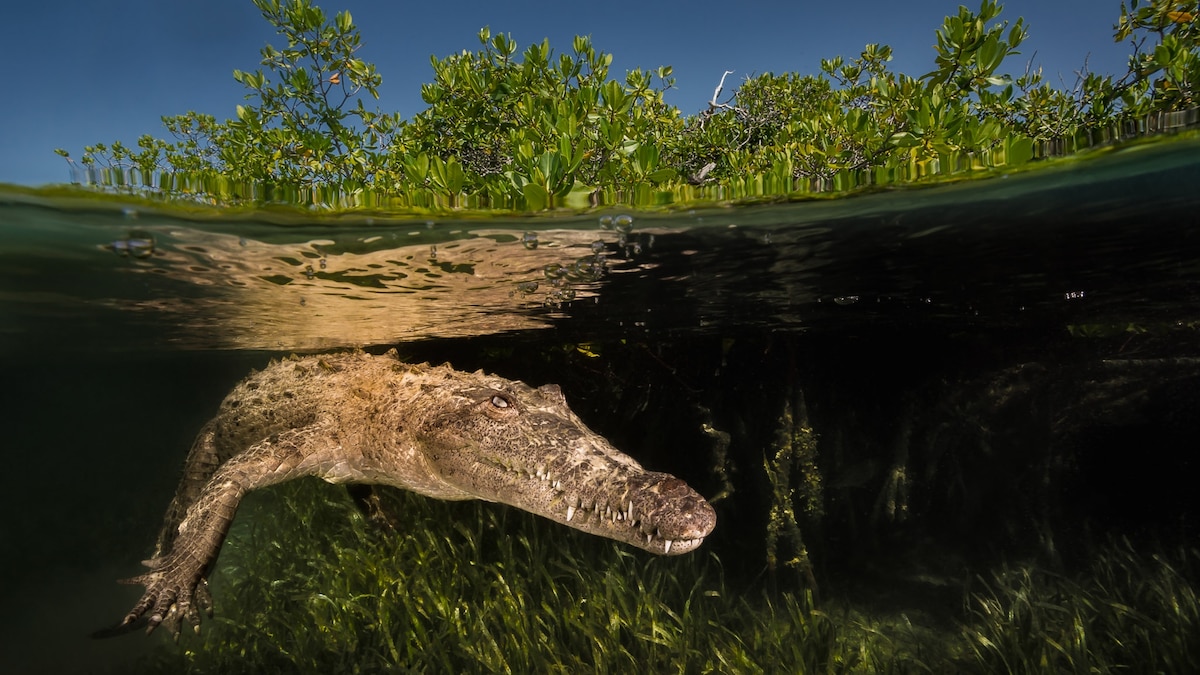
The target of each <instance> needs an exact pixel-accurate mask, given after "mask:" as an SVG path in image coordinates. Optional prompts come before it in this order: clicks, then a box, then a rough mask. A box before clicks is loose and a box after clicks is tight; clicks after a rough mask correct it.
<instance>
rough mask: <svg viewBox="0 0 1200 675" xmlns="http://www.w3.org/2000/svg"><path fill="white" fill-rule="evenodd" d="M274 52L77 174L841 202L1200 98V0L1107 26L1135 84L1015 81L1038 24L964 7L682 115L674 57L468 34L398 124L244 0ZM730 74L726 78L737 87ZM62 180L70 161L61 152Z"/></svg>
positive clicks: (297, 6) (483, 196)
mask: <svg viewBox="0 0 1200 675" xmlns="http://www.w3.org/2000/svg"><path fill="white" fill-rule="evenodd" d="M254 1H255V4H256V6H257V7H258V8H259V10H260V11H261V12H262V15H263V17H264V18H265V19H266V20H267V21H268V22H269V23H270V24H271V25H272V26H274V27H275V28H276V29H277V31H278V32H279V34H280V35H281V36H282V37H283V38H284V39H285V40H286V44H287V46H286V48H276V47H273V46H270V45H268V46H267V47H264V48H263V50H262V52H261V56H262V59H261V66H262V68H261V69H259V70H256V71H254V72H244V71H234V78H235V79H236V80H237V81H238V82H240V83H241V84H242V85H243V86H245V87H246V89H247V96H246V98H247V100H248V102H247V103H246V104H243V105H239V106H237V107H236V109H235V117H234V118H233V119H229V120H226V121H224V122H218V121H216V119H215V118H213V117H211V116H208V115H202V114H199V113H195V112H189V113H187V114H185V115H180V116H175V117H164V118H163V122H164V124H165V126H166V127H167V130H168V131H169V132H170V135H171V136H172V137H173V139H174V140H173V141H165V140H160V139H156V138H153V137H151V136H143V137H142V138H141V139H139V140H138V143H137V148H136V149H135V148H130V147H127V146H125V145H122V144H121V143H120V142H116V143H113V144H111V145H104V144H97V145H93V146H87V147H85V148H84V152H83V155H82V158H81V160H80V164H81V166H80V167H76V168H81V169H82V170H83V172H84V174H85V176H84V177H85V179H86V181H87V182H90V183H93V184H96V185H98V186H100V187H102V188H106V189H111V190H118V191H130V190H144V189H146V188H149V189H151V190H157V191H159V192H161V193H162V194H165V195H168V196H185V197H191V198H199V199H204V200H210V201H215V202H218V203H228V202H236V201H239V200H241V201H244V200H249V201H252V202H257V201H284V202H295V201H299V202H301V203H325V204H335V205H339V206H355V205H358V206H386V207H399V208H410V209H430V208H464V207H465V208H474V209H506V210H512V209H515V210H532V211H538V210H542V209H551V208H556V207H562V206H567V207H571V208H580V207H586V206H588V205H589V204H597V203H604V204H612V203H631V204H634V205H651V204H665V203H681V202H684V203H685V202H691V201H707V200H728V199H739V198H747V197H762V196H770V195H788V194H791V193H794V192H801V193H804V192H814V191H842V190H847V189H850V188H854V187H858V186H862V185H875V184H887V183H895V182H902V181H913V180H919V179H922V178H925V177H927V176H940V175H947V174H953V173H957V172H965V171H971V170H977V169H986V168H990V167H997V166H1017V165H1020V164H1024V163H1026V162H1028V161H1030V160H1031V159H1033V158H1034V157H1036V156H1039V155H1046V154H1054V153H1059V152H1062V151H1064V150H1066V151H1070V150H1072V149H1076V148H1081V147H1087V146H1088V145H1089V144H1091V143H1094V142H1095V141H1096V139H1100V140H1106V139H1112V138H1119V137H1122V136H1123V135H1126V133H1127V130H1128V129H1129V128H1131V127H1130V125H1131V124H1134V128H1135V129H1136V124H1137V123H1138V122H1139V120H1142V119H1145V118H1146V116H1148V115H1153V114H1157V113H1163V112H1170V111H1176V110H1182V109H1189V108H1193V107H1195V106H1197V105H1198V104H1200V102H1198V100H1197V87H1198V86H1200V35H1198V33H1200V28H1197V21H1196V17H1197V14H1198V13H1200V8H1198V6H1197V5H1198V3H1200V0H1150V1H1149V2H1145V1H1141V0H1130V4H1128V5H1126V4H1125V3H1122V4H1121V7H1120V17H1119V19H1118V22H1117V23H1116V25H1115V26H1114V35H1115V38H1116V39H1117V40H1118V41H1126V40H1128V41H1129V42H1130V44H1131V46H1132V49H1133V54H1132V56H1131V57H1130V61H1129V71H1128V73H1126V74H1125V75H1124V76H1123V77H1121V78H1119V79H1114V78H1112V77H1108V76H1103V77H1102V76H1099V75H1095V74H1092V73H1087V72H1086V68H1085V70H1084V72H1083V74H1081V75H1080V78H1079V80H1078V82H1077V83H1076V84H1075V86H1074V88H1073V89H1071V90H1061V89H1057V88H1054V87H1052V86H1050V85H1049V84H1047V83H1046V82H1045V81H1044V79H1043V76H1042V73H1041V70H1040V69H1033V68H1032V67H1026V68H1025V71H1024V73H1022V74H1019V75H1017V76H1014V75H1012V74H1010V73H1009V72H1007V71H1006V70H1005V64H1007V63H1009V62H1010V61H1011V60H1010V57H1012V56H1014V55H1018V54H1020V52H1019V51H1018V48H1019V47H1020V45H1021V44H1022V43H1023V42H1024V40H1025V38H1026V36H1027V34H1028V31H1027V28H1026V26H1025V24H1024V22H1023V20H1021V19H1017V20H1016V21H1015V22H1013V23H1012V24H1011V25H1009V23H1008V22H1003V21H999V20H998V19H999V16H1000V13H1001V6H1000V5H999V4H998V3H997V2H996V1H995V0H982V2H981V3H980V5H979V8H978V10H977V11H972V10H970V9H968V8H967V7H960V8H959V9H958V12H957V13H956V14H954V15H952V16H949V17H946V19H945V21H944V22H943V24H942V26H941V27H940V28H939V29H938V30H937V32H936V44H935V46H934V51H935V56H934V69H933V70H931V71H930V72H928V73H925V74H924V75H922V76H920V77H911V76H908V75H905V74H902V73H895V72H892V71H891V70H889V68H888V63H889V62H890V61H891V58H892V52H891V48H890V47H888V46H886V45H879V44H870V45H867V46H866V47H865V48H864V49H863V51H862V52H861V53H860V54H859V55H858V56H857V57H856V58H853V59H850V60H846V59H843V58H842V57H840V56H839V57H836V58H833V59H828V60H823V61H822V62H821V72H820V74H818V75H807V76H799V75H797V74H795V73H784V74H782V75H775V74H772V73H766V74H763V75H759V76H757V77H752V78H749V79H746V80H745V81H744V82H742V83H741V85H740V86H739V87H738V88H737V91H736V93H735V94H734V96H733V97H732V98H731V99H729V100H728V101H724V102H722V101H719V100H718V98H719V94H720V91H721V90H722V88H723V85H724V81H725V80H724V77H722V79H721V87H718V91H717V93H716V94H714V97H713V100H712V101H711V102H710V104H709V106H708V108H707V109H706V110H704V111H702V112H700V113H699V114H697V115H694V116H690V117H685V116H683V115H681V114H680V112H679V110H678V109H676V108H674V107H673V106H670V105H668V104H666V103H665V101H664V99H663V95H664V92H666V91H667V90H669V89H670V88H671V87H672V86H673V83H674V80H673V78H672V71H671V68H670V67H669V66H664V67H661V68H658V69H656V70H654V71H644V70H640V69H639V70H633V71H630V72H628V73H626V74H625V77H624V78H623V79H614V78H612V77H610V73H609V66H610V65H611V63H612V55H610V54H606V53H604V52H601V51H598V50H597V49H596V48H595V47H594V46H593V45H592V43H591V40H590V39H589V38H587V37H582V36H580V37H576V38H575V39H574V41H573V43H572V45H571V51H570V52H569V53H557V52H555V50H554V49H553V48H552V47H551V46H550V44H549V42H548V41H545V40H543V41H542V42H540V43H535V44H531V45H528V46H526V47H525V48H524V49H523V50H522V49H521V48H520V47H519V46H518V45H517V44H516V42H514V41H513V40H512V38H511V36H509V35H506V34H503V33H496V34H493V33H492V31H491V30H490V29H488V28H483V29H482V30H480V32H479V35H478V39H479V45H480V48H479V50H478V51H475V52H471V51H463V52H461V53H459V54H453V55H450V56H447V57H444V58H438V57H432V58H431V61H430V62H431V65H432V69H433V81H432V82H430V83H428V84H425V85H422V87H421V96H422V98H423V100H424V101H425V103H426V104H427V105H428V107H427V108H426V109H425V110H423V111H421V112H419V113H417V114H416V115H414V116H413V117H412V118H411V119H409V120H403V119H401V118H400V116H399V115H398V114H395V113H391V114H385V113H381V112H378V111H369V110H367V109H366V108H365V107H364V105H363V102H362V99H361V98H360V95H362V94H369V95H371V96H372V97H375V98H377V97H378V89H379V87H380V85H381V83H382V79H381V77H380V75H379V74H378V73H377V72H376V70H375V67H374V66H372V65H370V64H369V63H366V62H365V61H363V60H362V59H360V58H358V56H357V53H358V51H359V49H360V47H361V46H362V40H361V37H360V35H359V32H358V29H357V28H356V27H355V26H354V23H353V21H352V19H351V17H350V14H349V13H348V12H342V13H340V14H337V15H336V16H334V17H333V18H332V20H330V19H329V18H328V17H327V16H326V15H325V13H324V12H323V11H322V10H321V9H319V8H318V7H315V6H313V5H312V4H311V2H310V0H254ZM728 74H729V73H726V75H728ZM57 152H58V153H59V154H60V155H62V156H63V157H65V158H66V159H67V161H68V162H70V163H71V165H72V167H75V163H74V161H73V160H72V158H71V157H70V155H69V153H67V152H66V151H64V150H58V151H57Z"/></svg>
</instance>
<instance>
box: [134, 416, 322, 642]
mask: <svg viewBox="0 0 1200 675" xmlns="http://www.w3.org/2000/svg"><path fill="white" fill-rule="evenodd" d="M331 444H333V445H336V441H335V440H334V435H333V434H332V433H330V431H329V430H328V429H327V428H325V426H324V425H321V424H313V425H310V426H307V427H302V428H299V429H292V430H289V431H285V432H283V433H281V434H278V435H276V436H273V437H271V438H268V439H266V440H264V441H261V442H259V443H257V444H255V445H253V446H251V447H250V448H248V449H247V450H245V451H244V452H242V453H240V454H238V455H236V456H234V457H233V458H231V459H230V460H229V461H227V462H226V463H224V464H222V465H221V467H220V468H219V469H217V471H216V472H215V473H214V474H213V475H212V478H211V479H209V481H208V483H207V484H205V486H204V488H203V490H201V491H200V494H199V497H198V498H197V499H196V501H195V502H194V503H193V504H192V505H191V506H189V507H188V509H187V514H186V515H185V516H184V518H183V520H182V521H181V522H180V523H179V528H178V533H177V534H176V536H175V538H174V541H173V543H172V545H171V549H170V551H169V552H167V553H165V554H163V555H161V556H159V557H157V558H154V559H153V560H148V561H146V563H145V564H146V566H148V567H149V568H150V571H149V572H146V573H145V574H142V575H140V576H137V577H134V578H132V579H129V580H127V582H126V583H134V584H142V585H144V586H145V587H146V591H145V593H143V594H142V597H141V599H140V600H138V602H137V604H136V605H134V607H133V609H132V610H130V611H129V614H127V615H126V616H125V619H124V620H123V621H122V622H121V626H128V625H129V624H132V623H133V622H135V621H137V620H138V619H139V618H141V617H142V616H143V615H147V614H148V626H147V628H146V632H147V633H150V632H153V631H154V629H155V628H157V627H158V626H159V625H160V624H166V625H167V628H168V629H169V630H170V631H171V633H172V634H173V635H175V636H178V635H179V631H180V627H181V623H182V621H183V620H184V619H186V620H187V622H188V623H189V624H190V625H191V626H192V627H193V628H194V629H195V630H196V632H199V631H200V610H201V609H203V610H204V611H205V612H206V613H207V614H208V615H209V616H212V600H211V597H210V596H209V594H208V590H207V578H208V574H209V572H210V571H211V569H212V566H213V563H214V562H216V559H217V554H218V553H219V552H220V550H221V544H222V543H223V542H224V541H225V535H226V534H228V533H229V527H230V524H231V523H232V522H233V517H234V515H235V514H236V513H237V507H238V504H239V503H240V502H241V500H242V497H243V496H244V495H245V494H246V493H247V492H249V491H250V490H253V489H256V488H260V487H265V486H267V485H273V484H276V483H282V482H284V481H287V480H291V479H293V478H299V477H300V476H307V475H317V474H319V473H320V466H319V462H313V461H306V460H311V458H312V457H313V456H314V455H315V454H317V453H318V451H319V449H320V448H328V447H329V446H330V445H331ZM318 446H319V447H318Z"/></svg>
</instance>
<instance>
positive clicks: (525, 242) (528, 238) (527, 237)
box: [521, 232, 538, 251]
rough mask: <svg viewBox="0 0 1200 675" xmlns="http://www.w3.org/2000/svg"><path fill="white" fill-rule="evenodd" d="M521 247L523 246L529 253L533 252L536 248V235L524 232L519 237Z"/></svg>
mask: <svg viewBox="0 0 1200 675" xmlns="http://www.w3.org/2000/svg"><path fill="white" fill-rule="evenodd" d="M521 245H522V246H524V247H525V248H527V249H529V250H530V251H533V250H535V249H536V248H537V247H538V237H537V233H535V232H526V233H525V234H524V235H523V236H522V237H521Z"/></svg>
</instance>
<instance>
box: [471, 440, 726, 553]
mask: <svg viewBox="0 0 1200 675" xmlns="http://www.w3.org/2000/svg"><path fill="white" fill-rule="evenodd" d="M605 445H606V446H607V443H605ZM454 477H455V478H459V479H463V480H451V481H448V482H452V483H454V484H456V487H458V488H459V489H462V490H464V491H466V492H469V493H471V494H473V495H474V496H475V497H476V498H478V499H484V500H487V501H494V502H500V503H503V504H508V505H510V506H515V507H517V508H519V509H522V510H524V511H529V512H530V513H534V514H537V515H539V516H542V517H545V518H549V519H550V520H553V521H555V522H557V523H561V524H563V525H566V526H568V527H571V528H574V529H576V530H581V531H583V532H588V533H590V534H595V535H599V536H602V537H608V538H610V539H615V540H617V541H621V542H624V543H627V544H630V545H632V546H636V547H638V548H641V549H644V550H646V551H650V552H651V553H657V554H660V555H679V554H683V553H687V552H689V551H692V550H694V549H696V548H697V547H699V546H700V544H701V543H703V541H704V538H705V537H707V536H708V535H709V534H710V533H711V532H712V530H713V528H714V527H715V526H716V520H717V516H716V512H715V511H713V508H712V506H711V505H710V504H709V503H708V502H707V501H706V500H705V499H704V498H703V497H701V496H700V494H699V493H697V492H696V491H695V490H693V489H692V488H691V487H689V486H688V485H687V484H686V483H685V482H683V481H682V480H680V479H678V478H676V477H674V476H672V475H670V474H666V473H658V472H653V471H646V470H644V469H643V468H642V467H641V466H639V465H638V464H637V463H636V462H634V461H633V460H632V459H631V458H629V457H628V456H626V455H623V454H621V453H619V452H618V451H617V450H616V449H614V448H612V447H611V446H607V447H605V448H604V449H603V450H601V451H597V450H595V449H593V450H592V451H590V452H588V451H582V452H581V451H578V450H577V451H575V452H567V453H564V454H562V455H558V456H553V457H550V458H548V459H546V460H543V461H540V462H529V463H514V462H511V461H509V462H504V463H503V464H501V463H498V462H494V461H480V462H479V463H478V464H477V465H476V468H475V470H474V471H473V472H471V473H470V475H469V476H465V475H462V474H456V475H455V476H454Z"/></svg>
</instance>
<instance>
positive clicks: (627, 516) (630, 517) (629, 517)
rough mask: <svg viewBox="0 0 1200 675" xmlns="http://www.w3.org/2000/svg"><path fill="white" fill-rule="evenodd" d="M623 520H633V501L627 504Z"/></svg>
mask: <svg viewBox="0 0 1200 675" xmlns="http://www.w3.org/2000/svg"><path fill="white" fill-rule="evenodd" d="M625 520H633V501H632V500H630V502H629V509H628V510H627V511H626V512H625Z"/></svg>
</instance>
